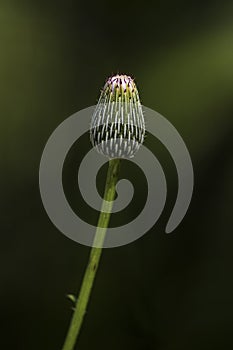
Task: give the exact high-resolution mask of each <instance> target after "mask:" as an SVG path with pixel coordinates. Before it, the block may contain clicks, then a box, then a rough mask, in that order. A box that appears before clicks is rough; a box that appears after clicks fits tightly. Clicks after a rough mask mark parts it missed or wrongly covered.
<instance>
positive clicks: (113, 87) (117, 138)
mask: <svg viewBox="0 0 233 350" xmlns="http://www.w3.org/2000/svg"><path fill="white" fill-rule="evenodd" d="M144 136H145V122H144V116H143V112H142V106H141V102H140V99H139V94H138V90H137V87H136V84H135V82H134V80H133V79H132V78H131V77H130V76H127V75H115V76H112V77H110V78H108V80H107V81H106V83H105V85H104V88H103V90H102V92H101V95H100V98H99V101H98V104H97V106H96V108H95V111H94V114H93V116H92V120H91V127H90V139H91V142H92V145H93V146H94V147H95V148H96V149H97V151H98V152H100V153H102V154H104V155H106V156H107V157H109V158H132V157H133V156H134V155H135V153H136V152H137V151H138V149H139V147H140V145H141V144H142V143H143V141H144Z"/></svg>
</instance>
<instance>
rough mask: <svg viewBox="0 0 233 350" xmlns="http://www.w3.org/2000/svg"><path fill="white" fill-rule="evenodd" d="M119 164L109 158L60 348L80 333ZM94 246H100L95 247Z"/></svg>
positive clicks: (69, 345) (69, 348)
mask: <svg viewBox="0 0 233 350" xmlns="http://www.w3.org/2000/svg"><path fill="white" fill-rule="evenodd" d="M119 165H120V159H110V160H109V166H108V173H107V178H106V184H105V190H104V198H103V199H104V201H105V202H104V201H103V203H102V207H101V212H100V216H99V220H98V225H97V228H96V234H95V237H94V242H93V247H92V248H91V252H90V257H89V262H88V265H87V267H86V270H85V274H84V277H83V280H82V285H81V289H80V292H79V296H78V299H77V301H76V304H75V309H74V313H73V317H72V319H71V322H70V326H69V329H68V332H67V336H66V339H65V342H64V345H63V348H62V350H73V349H74V346H75V344H76V341H77V338H78V336H79V333H80V329H81V326H82V323H83V319H84V316H85V313H86V310H87V305H88V301H89V299H90V295H91V290H92V287H93V283H94V280H95V276H96V272H97V269H98V266H99V261H100V257H101V253H102V249H103V248H102V245H103V243H104V239H105V236H106V232H107V228H108V224H109V220H110V216H111V210H112V206H113V200H114V199H115V192H116V189H115V188H116V183H117V180H118V173H119ZM96 246H98V247H100V248H96Z"/></svg>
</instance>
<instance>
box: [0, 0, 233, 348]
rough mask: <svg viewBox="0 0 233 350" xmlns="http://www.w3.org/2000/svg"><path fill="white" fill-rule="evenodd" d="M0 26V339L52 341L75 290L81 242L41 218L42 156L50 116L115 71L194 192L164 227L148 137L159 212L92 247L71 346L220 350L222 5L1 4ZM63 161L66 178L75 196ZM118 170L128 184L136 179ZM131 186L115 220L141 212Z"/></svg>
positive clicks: (225, 104)
mask: <svg viewBox="0 0 233 350" xmlns="http://www.w3.org/2000/svg"><path fill="white" fill-rule="evenodd" d="M0 27H1V29H0V89H1V91H0V101H1V102H0V116H1V135H0V143H1V147H0V149H1V246H0V247H1V255H0V259H1V260H0V278H1V287H0V293H1V298H0V304H1V305H0V331H1V338H0V348H1V349H14V350H29V349H30V350H31V349H33V350H42V349H43V350H46V349H49V350H58V349H61V345H62V343H63V340H64V337H65V333H66V330H67V327H68V323H69V320H70V317H71V303H70V301H68V300H67V299H66V297H65V295H66V294H67V293H70V292H71V293H72V292H73V293H77V291H78V289H79V286H80V282H81V278H82V275H83V272H84V269H85V265H86V263H87V259H88V254H89V251H90V249H89V248H88V247H84V246H81V245H79V244H77V243H74V242H72V241H71V240H69V239H68V238H66V237H65V236H64V235H62V234H61V233H60V232H59V231H58V230H57V229H56V228H55V227H54V226H53V225H52V223H51V222H50V220H49V218H48V217H47V215H46V213H45V210H44V208H43V205H42V203H41V199H40V195H39V186H38V169H39V162H40V157H41V153H42V151H43V147H44V145H45V143H46V141H47V139H48V137H49V135H50V134H51V133H52V132H53V130H54V129H55V128H56V127H57V126H58V124H59V123H60V122H62V121H63V120H64V119H65V118H67V117H68V116H70V115H71V114H73V113H74V112H76V111H78V110H80V109H82V108H85V107H87V106H90V105H93V104H95V103H96V101H97V98H98V95H99V91H100V88H101V87H102V86H103V83H104V81H105V78H106V77H108V76H109V75H111V74H112V73H117V72H120V73H127V74H130V75H133V76H134V77H135V79H136V82H137V84H138V87H139V90H140V96H141V100H142V103H143V104H144V105H146V106H148V107H150V108H152V109H155V110H156V111H158V112H159V113H161V114H162V115H164V116H165V117H166V118H168V119H169V120H170V121H171V122H172V123H173V125H174V126H175V127H176V128H177V129H178V130H179V132H180V134H181V135H182V137H183V139H184V141H185V142H186V144H187V147H188V149H189V151H190V154H191V157H192V161H193V166H194V172H195V189H194V194H193V200H192V203H191V205H190V208H189V211H188V213H187V215H186V217H185V218H184V220H183V222H182V223H181V224H180V226H179V227H178V228H177V229H176V231H175V232H174V233H173V234H171V235H165V234H164V228H165V225H166V222H167V220H168V217H169V215H170V212H171V210H172V207H173V205H174V200H175V196H176V193H177V178H176V172H175V168H174V164H173V163H172V160H171V158H170V156H169V154H168V153H167V152H166V150H165V149H164V147H162V146H161V145H160V144H159V143H158V142H157V141H156V140H153V139H152V138H151V137H148V140H147V144H148V146H150V147H152V148H153V151H154V153H155V154H156V156H157V157H158V159H159V160H160V162H161V164H162V165H163V168H164V171H165V173H166V176H167V181H168V198H167V203H166V208H165V210H164V212H163V215H162V216H161V218H160V219H159V222H158V223H157V224H156V225H155V227H154V228H153V229H152V230H151V231H150V232H148V233H147V234H146V235H145V236H143V237H142V238H141V239H140V240H138V241H136V242H134V243H132V244H130V245H127V246H123V247H120V248H116V249H108V250H105V251H104V254H103V258H102V260H101V267H100V269H99V271H98V276H97V280H96V284H95V287H94V290H93V295H92V298H91V302H90V305H89V308H88V312H87V315H86V319H85V323H84V327H83V329H82V333H81V336H80V339H79V346H77V349H80V350H81V349H83V350H87V349H91V348H95V349H104V350H105V349H106V350H107V349H111V350H117V349H146V350H150V349H155V350H186V349H190V350H196V349H203V350H204V349H205V350H206V349H207V350H208V349H211V350H213V349H232V348H233V324H232V314H233V283H232V270H233V254H232V251H233V237H232V236H233V235H232V197H233V185H232V175H233V166H232V144H231V140H232V135H233V133H232V131H233V121H232V116H233V100H232V91H233V6H232V2H227V1H225V0H224V1H221V2H220V1H218V2H217V1H205V2H204V1H203V2H200V3H198V2H196V1H188V2H187V1H182V0H180V1H171V0H170V1H154V2H150V1H143V2H140V3H137V2H128V1H126V2H109V1H101V2H93V3H91V2H87V1H84V2H75V1H71V0H68V1H59V0H58V1H49V2H47V1H45V0H43V1H26V0H22V1H16V0H10V1H9V0H3V1H1V3H0ZM87 137H88V136H87ZM80 149H81V150H84V148H83V147H81V148H79V152H80ZM75 157H80V154H78V155H75V152H73V154H70V163H69V159H68V160H67V163H66V165H67V166H66V170H67V171H66V176H65V180H64V181H65V182H66V184H67V190H68V192H69V197H70V201H72V202H73V203H74V202H75V198H76V197H75V194H73V197H72V193H74V192H75V188H74V187H73V190H72V186H71V184H72V181H73V176H74V175H72V174H71V173H72V171H71V169H72V166H73V165H74V164H75ZM69 164H70V165H71V166H70V168H69ZM124 169H125V170H124V174H125V175H126V176H127V174H126V173H128V176H129V178H130V177H131V178H133V181H136V182H137V179H139V178H140V176H141V174H138V176H132V175H133V174H136V173H134V169H130V168H129V171H128V172H127V169H128V168H127V165H126V167H125V168H124ZM69 174H70V175H69ZM69 176H70V181H69ZM99 179H101V176H99ZM142 184H143V182H141V181H139V182H138V183H137V184H136V185H135V187H136V189H137V197H136V201H134V204H132V205H131V206H130V209H129V212H128V213H127V212H126V213H124V215H123V219H124V220H126V222H127V217H131V216H132V217H133V216H134V215H136V213H137V212H138V210H139V209H140V206H141V207H143V201H145V188H144V187H143V186H142ZM100 187H101V184H100ZM78 205H79V204H77V206H78ZM93 215H94V214H93ZM123 219H121V221H122V220H123ZM124 220H123V221H124ZM115 222H116V223H117V220H115ZM119 222H120V219H119Z"/></svg>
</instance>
